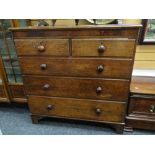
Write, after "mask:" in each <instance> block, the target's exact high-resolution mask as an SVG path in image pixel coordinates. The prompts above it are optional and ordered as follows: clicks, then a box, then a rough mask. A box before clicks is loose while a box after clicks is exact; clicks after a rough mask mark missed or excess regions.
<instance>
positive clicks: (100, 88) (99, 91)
mask: <svg viewBox="0 0 155 155" xmlns="http://www.w3.org/2000/svg"><path fill="white" fill-rule="evenodd" d="M101 92H102V87H100V86H99V87H97V89H96V93H97V94H100V93H101Z"/></svg>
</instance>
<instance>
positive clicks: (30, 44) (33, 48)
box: [14, 39, 69, 56]
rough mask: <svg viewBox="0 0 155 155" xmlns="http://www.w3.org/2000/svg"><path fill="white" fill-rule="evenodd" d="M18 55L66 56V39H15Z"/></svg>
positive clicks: (67, 50) (67, 46) (67, 53)
mask: <svg viewBox="0 0 155 155" xmlns="http://www.w3.org/2000/svg"><path fill="white" fill-rule="evenodd" d="M14 42H15V47H16V50H17V53H18V55H40V56H41V55H44V56H68V55H69V42H68V39H15V40H14Z"/></svg>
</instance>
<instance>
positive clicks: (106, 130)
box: [0, 106, 155, 135]
mask: <svg viewBox="0 0 155 155" xmlns="http://www.w3.org/2000/svg"><path fill="white" fill-rule="evenodd" d="M0 128H1V131H2V133H3V135H117V134H116V132H115V130H114V129H113V128H111V127H109V126H106V125H104V124H102V125H98V124H91V123H86V122H81V121H67V120H65V121H64V120H53V119H52V120H48V119H45V120H43V121H41V122H40V123H39V124H32V122H31V117H30V113H29V111H28V108H25V107H24V108H23V107H16V106H15V107H1V106H0ZM154 134H155V132H154V131H145V130H134V132H124V135H154Z"/></svg>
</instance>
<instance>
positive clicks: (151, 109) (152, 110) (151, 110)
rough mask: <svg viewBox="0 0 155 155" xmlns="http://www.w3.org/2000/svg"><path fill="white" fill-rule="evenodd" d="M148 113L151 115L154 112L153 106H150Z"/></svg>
mask: <svg viewBox="0 0 155 155" xmlns="http://www.w3.org/2000/svg"><path fill="white" fill-rule="evenodd" d="M149 111H150V112H151V113H153V112H155V106H154V105H151V106H150V109H149Z"/></svg>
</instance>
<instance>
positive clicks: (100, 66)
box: [97, 65, 104, 73]
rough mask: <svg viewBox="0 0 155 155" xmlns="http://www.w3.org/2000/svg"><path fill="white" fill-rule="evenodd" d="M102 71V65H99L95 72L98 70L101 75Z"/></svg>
mask: <svg viewBox="0 0 155 155" xmlns="http://www.w3.org/2000/svg"><path fill="white" fill-rule="evenodd" d="M103 69H104V67H103V65H99V66H98V67H97V70H98V72H99V73H101V72H102V71H103Z"/></svg>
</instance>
